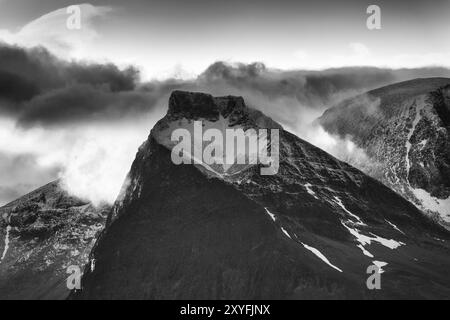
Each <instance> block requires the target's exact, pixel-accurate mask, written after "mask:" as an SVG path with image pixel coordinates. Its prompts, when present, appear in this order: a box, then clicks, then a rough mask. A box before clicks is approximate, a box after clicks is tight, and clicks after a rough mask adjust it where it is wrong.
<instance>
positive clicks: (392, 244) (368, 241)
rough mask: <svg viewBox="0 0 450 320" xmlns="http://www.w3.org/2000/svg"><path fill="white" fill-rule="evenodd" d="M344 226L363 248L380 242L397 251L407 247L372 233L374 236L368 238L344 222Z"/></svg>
mask: <svg viewBox="0 0 450 320" xmlns="http://www.w3.org/2000/svg"><path fill="white" fill-rule="evenodd" d="M342 225H343V226H344V227H345V228H346V229H347V230H348V231H349V232H350V233H351V234H352V235H353V236H354V237H355V238H356V241H358V242H359V243H360V244H361V245H362V246H365V245H367V244H369V245H370V244H371V243H372V241H373V242H378V243H379V244H381V245H383V246H385V247H387V248H389V249H391V250H394V249H397V248H398V247H400V246H402V245H405V244H404V243H403V242H399V241H395V240H393V239H389V240H388V239H385V238H382V237H380V236H377V235H375V234H373V233H370V234H371V235H372V236H366V235H364V234H362V233H360V231H359V230H358V229H356V228H352V227H349V226H347V224H345V223H344V222H342Z"/></svg>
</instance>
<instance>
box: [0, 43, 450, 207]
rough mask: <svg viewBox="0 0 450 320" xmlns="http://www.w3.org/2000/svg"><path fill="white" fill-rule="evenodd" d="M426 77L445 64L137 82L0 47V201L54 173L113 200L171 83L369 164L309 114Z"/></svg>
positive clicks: (241, 69)
mask: <svg viewBox="0 0 450 320" xmlns="http://www.w3.org/2000/svg"><path fill="white" fill-rule="evenodd" d="M431 76H445V77H450V71H449V70H448V69H443V68H420V69H404V70H390V69H377V68H342V69H331V70H325V71H302V70H298V71H295V70H294V71H280V70H273V69H268V68H266V66H264V65H263V64H261V63H253V64H248V65H247V64H239V63H237V64H228V63H224V62H217V63H214V64H213V65H211V66H210V67H209V68H208V69H207V70H205V72H203V73H202V74H201V75H199V76H198V77H197V78H195V79H191V80H176V79H167V80H164V81H152V82H146V83H143V82H141V81H140V77H139V70H138V69H137V68H136V67H128V68H125V69H119V68H118V67H117V66H115V65H113V64H95V63H84V62H75V61H70V62H69V61H64V60H61V59H59V58H57V57H55V56H54V55H52V54H51V53H50V52H49V51H47V50H46V49H44V48H31V49H25V48H21V47H18V46H11V45H5V44H0V122H1V126H0V134H1V139H0V155H3V156H0V167H1V168H5V170H7V171H10V172H12V173H11V174H10V175H8V176H7V177H2V179H1V181H2V182H1V183H0V201H2V200H3V202H6V201H9V200H12V198H13V197H15V196H17V195H20V194H23V193H25V191H31V188H35V187H36V186H37V185H42V184H45V183H47V182H49V181H50V180H51V179H53V178H58V177H59V178H61V179H62V181H63V182H64V186H65V187H66V188H67V190H69V191H70V192H71V193H72V194H74V195H77V196H80V197H82V198H86V199H88V200H91V201H93V202H94V203H96V204H99V203H101V202H108V203H111V202H113V201H114V199H115V198H116V196H117V193H118V192H119V190H120V187H121V185H122V183H123V181H124V178H125V176H126V173H127V172H128V170H129V168H130V165H131V162H132V160H133V159H134V156H135V153H136V151H137V148H138V146H139V145H140V144H141V143H142V142H143V141H144V140H145V139H146V137H147V135H148V133H149V131H150V129H151V128H152V127H153V125H154V123H155V122H156V121H157V120H158V119H159V118H161V117H162V116H163V115H164V114H165V112H166V108H167V101H168V97H169V95H170V93H171V92H172V91H173V90H175V89H181V90H190V91H203V92H208V93H211V94H213V95H239V96H243V97H244V99H245V101H246V103H247V105H249V106H250V107H254V108H257V109H259V110H261V111H263V112H264V113H266V114H267V115H268V116H270V117H272V118H273V119H274V120H276V121H277V122H279V123H281V124H282V125H283V126H285V128H287V129H288V130H290V131H291V132H294V133H295V134H297V135H299V136H300V137H302V138H304V139H306V140H308V141H309V142H311V143H313V144H315V145H317V146H318V147H320V148H322V149H324V150H326V151H327V152H329V153H331V154H333V155H334V156H336V157H338V158H340V159H342V160H344V161H347V162H350V163H353V164H357V163H360V164H361V166H360V167H362V166H364V165H365V164H369V163H371V161H370V159H368V158H367V156H366V155H365V154H364V153H363V151H362V150H360V149H358V148H357V147H356V146H355V145H354V144H353V143H352V141H351V137H348V138H346V139H339V138H337V137H333V136H331V135H329V134H327V133H326V132H325V131H324V130H323V129H321V128H320V127H318V126H316V125H312V123H313V121H314V120H315V119H317V117H319V116H320V115H321V114H322V112H323V111H324V110H325V109H326V108H328V107H329V106H331V105H334V104H336V103H338V102H340V101H342V100H343V99H345V98H348V97H350V96H353V95H355V94H359V93H361V92H364V91H366V90H370V89H373V88H376V87H379V86H383V85H387V84H390V83H394V82H398V81H403V80H408V79H412V78H418V77H431ZM375 105H376V104H374V106H375ZM24 156H26V157H28V159H29V161H22V162H20V161H18V162H17V161H16V163H17V169H14V170H10V169H6V168H9V167H8V166H9V165H10V163H11V161H14V160H12V159H15V158H14V157H24ZM19 171H20V173H21V174H13V173H14V172H16V173H17V172H19ZM3 175H5V173H3ZM4 181H8V183H6V182H4ZM24 186H28V187H24ZM27 188H29V189H30V190H25V189H27Z"/></svg>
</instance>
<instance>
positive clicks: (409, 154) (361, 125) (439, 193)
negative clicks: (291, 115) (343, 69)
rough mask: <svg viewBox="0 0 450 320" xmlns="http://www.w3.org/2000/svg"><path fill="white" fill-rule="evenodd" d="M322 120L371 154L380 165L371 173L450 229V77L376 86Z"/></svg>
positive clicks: (329, 129) (349, 100) (331, 131)
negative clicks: (377, 87) (376, 87)
mask: <svg viewBox="0 0 450 320" xmlns="http://www.w3.org/2000/svg"><path fill="white" fill-rule="evenodd" d="M318 122H319V123H320V125H322V126H323V128H324V129H325V130H326V131H328V132H329V133H332V134H336V135H339V136H340V137H342V138H344V137H345V138H348V137H349V138H350V139H351V140H352V141H353V142H354V143H355V144H356V145H357V146H358V147H360V148H362V149H363V150H364V151H365V152H366V153H367V155H368V156H369V157H370V159H371V162H372V164H375V165H374V166H370V165H369V166H366V168H367V169H368V170H367V173H369V174H371V175H372V176H374V177H376V178H377V179H379V180H380V181H382V182H383V183H384V184H386V185H387V186H389V187H390V188H392V189H393V190H395V191H397V192H398V193H399V194H401V195H402V196H403V197H405V198H406V199H408V200H410V201H411V202H412V203H414V204H415V205H416V206H418V207H419V208H420V209H421V210H423V211H425V212H426V213H428V214H429V215H431V216H432V217H433V218H434V219H435V220H437V221H439V222H440V223H442V224H443V225H445V226H446V227H450V79H448V78H426V79H416V80H411V81H406V82H401V83H397V84H393V85H390V86H386V87H382V88H379V89H376V90H372V91H369V92H367V93H365V94H363V95H360V96H357V97H354V98H352V99H348V100H345V101H343V102H342V103H340V104H339V105H337V106H335V107H333V108H331V109H329V110H327V111H326V112H325V113H324V114H323V116H322V117H321V118H320V119H319V120H318ZM355 165H357V164H355ZM373 167H375V169H374V170H372V169H373Z"/></svg>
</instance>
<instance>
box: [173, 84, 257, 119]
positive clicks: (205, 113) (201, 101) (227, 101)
mask: <svg viewBox="0 0 450 320" xmlns="http://www.w3.org/2000/svg"><path fill="white" fill-rule="evenodd" d="M249 112H250V110H249V108H247V106H246V105H245V102H244V99H243V98H242V97H238V96H226V97H213V96H212V95H210V94H207V93H201V92H188V91H180V90H176V91H173V92H172V94H171V96H170V99H169V109H168V112H167V115H168V117H169V118H170V119H171V120H178V119H181V118H186V119H190V120H198V119H205V120H210V121H217V120H219V118H220V116H223V117H224V118H227V117H228V116H230V115H233V116H234V118H237V117H238V118H239V117H243V116H246V115H248V113H249Z"/></svg>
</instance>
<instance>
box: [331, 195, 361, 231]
mask: <svg viewBox="0 0 450 320" xmlns="http://www.w3.org/2000/svg"><path fill="white" fill-rule="evenodd" d="M334 202H335V203H336V204H337V205H338V206H339V207H341V208H342V210H344V211H345V212H347V213H348V214H349V215H350V216H351V217H352V218H354V219H356V221H357V222H356V224H358V225H361V226H367V224H365V223H364V222H362V220H361V219H360V218H359V217H358V216H357V215H355V214H353V213H351V212H350V211H349V210H347V208H346V207H345V206H344V204H343V203H342V200H341V199H340V198H339V197H336V196H335V197H334Z"/></svg>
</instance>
